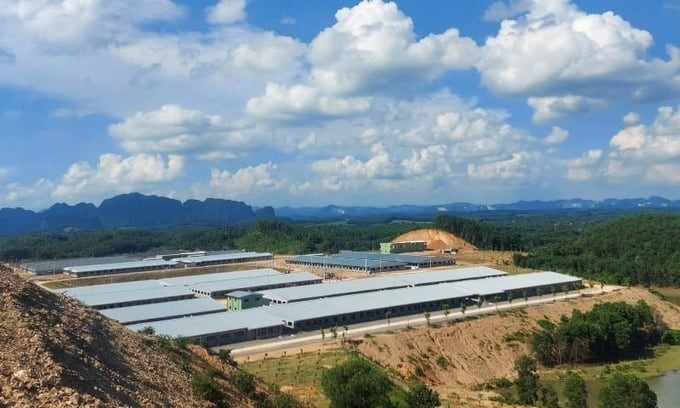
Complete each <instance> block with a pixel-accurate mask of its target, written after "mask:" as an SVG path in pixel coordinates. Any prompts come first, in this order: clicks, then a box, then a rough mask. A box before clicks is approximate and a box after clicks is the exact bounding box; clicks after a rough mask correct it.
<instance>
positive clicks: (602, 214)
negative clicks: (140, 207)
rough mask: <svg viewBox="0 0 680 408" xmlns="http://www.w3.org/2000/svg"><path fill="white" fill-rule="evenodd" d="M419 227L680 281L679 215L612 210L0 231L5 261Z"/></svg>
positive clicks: (287, 248)
mask: <svg viewBox="0 0 680 408" xmlns="http://www.w3.org/2000/svg"><path fill="white" fill-rule="evenodd" d="M423 227H428V228H431V227H434V228H438V229H441V230H444V231H448V232H451V233H453V234H455V235H457V236H459V237H461V238H463V239H465V240H466V241H468V242H470V243H471V244H473V245H475V246H476V247H478V248H479V249H485V250H504V251H515V255H514V263H515V264H516V265H517V266H520V267H524V268H531V269H538V270H554V271H557V272H563V273H568V274H572V275H578V276H582V277H584V278H588V279H593V280H598V281H603V282H607V283H613V284H622V285H637V284H644V285H660V286H669V285H675V286H677V285H680V250H678V248H679V247H680V214H677V213H663V212H660V213H644V212H641V213H635V214H630V213H626V212H616V211H544V212H541V211H533V212H483V213H478V214H475V215H468V216H466V217H461V216H454V215H439V216H437V217H436V218H435V219H434V220H423V219H410V220H409V219H396V218H381V217H366V218H358V219H353V220H350V221H344V222H333V223H323V222H312V223H310V222H307V223H299V222H298V223H296V222H292V221H286V220H259V221H256V222H255V223H254V224H252V225H251V226H242V227H233V226H184V227H172V228H147V229H139V228H112V229H107V230H94V231H73V232H60V233H54V232H45V233H34V234H24V235H17V236H13V237H6V238H0V259H3V260H9V261H13V260H23V259H56V258H70V257H83V256H105V255H112V254H123V253H150V252H161V251H175V250H180V249H189V250H191V249H204V250H220V249H232V248H237V249H245V250H253V251H263V252H272V253H275V254H302V253H336V252H338V251H339V250H341V249H350V250H365V251H370V250H377V249H378V248H379V243H380V242H386V241H390V240H392V239H394V238H395V237H396V236H398V235H400V234H402V233H404V232H407V231H411V230H414V229H418V228H423Z"/></svg>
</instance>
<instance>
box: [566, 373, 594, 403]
mask: <svg viewBox="0 0 680 408" xmlns="http://www.w3.org/2000/svg"><path fill="white" fill-rule="evenodd" d="M564 399H565V403H564V407H565V408H587V406H588V388H587V386H586V381H585V380H584V379H583V377H581V376H580V375H578V374H576V373H575V372H573V371H569V372H567V375H566V377H565V379H564Z"/></svg>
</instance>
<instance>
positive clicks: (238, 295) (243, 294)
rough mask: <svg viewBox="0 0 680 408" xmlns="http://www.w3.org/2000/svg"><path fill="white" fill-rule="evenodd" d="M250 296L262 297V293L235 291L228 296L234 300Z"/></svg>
mask: <svg viewBox="0 0 680 408" xmlns="http://www.w3.org/2000/svg"><path fill="white" fill-rule="evenodd" d="M250 295H260V293H257V292H248V291H245V290H235V291H233V292H229V293H227V296H229V297H232V298H245V297H248V296H250Z"/></svg>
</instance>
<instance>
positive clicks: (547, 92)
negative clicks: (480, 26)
mask: <svg viewBox="0 0 680 408" xmlns="http://www.w3.org/2000/svg"><path fill="white" fill-rule="evenodd" d="M520 3H521V5H523V6H524V5H526V4H527V3H529V6H528V9H527V11H526V13H525V14H523V15H522V16H520V17H518V18H515V19H505V20H503V21H502V22H501V26H500V29H499V31H498V34H497V35H496V36H494V37H489V38H488V39H487V40H486V43H485V45H484V47H483V53H482V55H483V56H482V58H481V59H480V61H479V63H478V64H477V67H478V69H479V71H480V73H481V77H482V82H483V83H484V84H485V85H486V86H487V87H488V88H490V89H491V90H492V91H494V92H497V93H499V94H506V95H519V96H532V97H536V98H535V99H533V100H530V105H531V106H532V107H534V108H535V109H536V116H535V120H537V121H540V120H550V119H554V118H556V117H559V116H562V115H564V114H571V113H574V112H580V111H582V110H588V109H592V108H593V107H598V106H600V104H599V103H593V102H595V101H593V100H592V98H596V99H601V98H616V97H621V96H625V97H630V98H636V99H651V98H661V97H665V96H667V95H669V94H671V95H673V94H674V95H678V93H680V81H678V76H677V74H678V72H679V71H680V51H679V50H678V49H677V48H675V47H672V46H669V48H668V54H669V59H668V60H666V61H664V60H658V59H649V58H646V56H645V54H646V52H647V50H648V49H649V48H650V47H651V45H652V44H653V38H652V36H651V34H650V33H649V32H647V31H645V30H641V29H638V28H635V27H633V26H632V25H631V24H630V23H629V22H628V21H626V20H624V19H623V18H622V17H621V16H619V15H617V14H615V13H613V12H611V11H607V12H604V13H601V14H588V13H585V12H583V11H581V10H579V9H578V7H577V6H576V5H574V4H571V2H570V1H568V0H556V1H543V0H532V1H531V2H520ZM520 3H518V4H520ZM564 97H569V98H571V99H570V100H569V99H568V100H566V101H565V100H561V99H560V98H564ZM541 98H548V99H541ZM551 98H555V99H551ZM557 102H559V103H557ZM556 103H557V105H556Z"/></svg>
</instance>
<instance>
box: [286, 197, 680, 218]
mask: <svg viewBox="0 0 680 408" xmlns="http://www.w3.org/2000/svg"><path fill="white" fill-rule="evenodd" d="M644 209H673V210H679V211H680V200H669V199H667V198H663V197H649V198H631V199H614V198H612V199H606V200H601V201H595V200H584V199H580V198H574V199H569V200H552V201H540V200H535V201H518V202H514V203H508V204H491V205H481V204H473V203H466V202H457V203H449V204H440V205H395V206H387V207H357V206H337V205H329V206H326V207H297V208H296V207H281V208H276V215H277V216H279V217H285V218H290V219H314V218H318V219H324V218H353V217H368V216H385V215H409V216H425V215H427V216H430V215H436V214H446V213H453V214H460V213H474V212H483V211H491V212H494V211H557V210H621V211H631V210H644Z"/></svg>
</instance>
